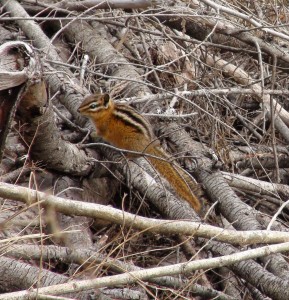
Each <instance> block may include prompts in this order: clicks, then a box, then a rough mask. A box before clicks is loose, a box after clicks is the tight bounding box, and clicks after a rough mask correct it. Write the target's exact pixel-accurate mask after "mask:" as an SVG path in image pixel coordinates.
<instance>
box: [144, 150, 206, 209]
mask: <svg viewBox="0 0 289 300" xmlns="http://www.w3.org/2000/svg"><path fill="white" fill-rule="evenodd" d="M146 153H148V154H151V155H153V156H157V157H160V158H162V159H157V158H153V157H147V158H148V160H149V162H150V163H151V164H152V166H153V167H154V168H155V169H156V170H157V171H158V173H160V175H162V176H163V177H164V178H165V179H166V180H167V181H168V182H169V183H170V184H171V185H172V187H173V189H174V190H175V192H176V193H177V194H178V195H179V196H180V197H182V198H183V199H184V200H186V201H187V202H189V203H190V204H191V206H192V207H193V208H194V210H195V211H196V212H199V211H200V209H201V206H202V205H201V202H200V200H199V197H198V196H197V195H198V194H201V188H200V186H199V185H198V183H197V182H196V181H195V180H194V179H193V178H192V177H191V176H190V175H189V174H188V173H187V172H186V171H184V170H183V169H182V168H181V167H180V166H178V165H177V164H176V163H172V162H169V161H167V160H164V159H168V155H167V154H166V153H165V152H164V151H163V150H162V149H161V148H159V147H151V148H150V147H149V148H148V149H147V151H146Z"/></svg>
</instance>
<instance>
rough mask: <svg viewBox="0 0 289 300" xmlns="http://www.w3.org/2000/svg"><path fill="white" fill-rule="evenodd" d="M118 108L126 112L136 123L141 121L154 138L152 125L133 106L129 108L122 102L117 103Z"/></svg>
mask: <svg viewBox="0 0 289 300" xmlns="http://www.w3.org/2000/svg"><path fill="white" fill-rule="evenodd" d="M117 109H118V110H119V111H120V112H123V113H124V114H126V115H127V116H128V117H129V118H131V119H132V120H133V121H135V122H136V123H140V124H141V126H143V127H144V128H145V129H146V130H147V132H148V133H149V135H150V138H153V135H152V130H151V127H150V126H149V124H148V123H147V122H146V120H144V119H143V118H144V117H142V116H141V115H140V114H139V113H138V112H137V111H136V110H134V109H133V108H127V107H126V106H122V105H120V104H118V105H117ZM138 115H140V116H138ZM127 123H129V122H127Z"/></svg>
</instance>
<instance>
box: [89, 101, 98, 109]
mask: <svg viewBox="0 0 289 300" xmlns="http://www.w3.org/2000/svg"><path fill="white" fill-rule="evenodd" d="M96 107H97V105H96V103H95V102H94V103H91V104H90V105H89V108H90V109H95V108H96Z"/></svg>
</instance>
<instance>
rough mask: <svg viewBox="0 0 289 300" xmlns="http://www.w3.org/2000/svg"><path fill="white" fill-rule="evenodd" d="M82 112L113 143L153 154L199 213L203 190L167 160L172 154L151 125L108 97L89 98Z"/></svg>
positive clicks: (156, 163) (161, 171)
mask: <svg viewBox="0 0 289 300" xmlns="http://www.w3.org/2000/svg"><path fill="white" fill-rule="evenodd" d="M78 112H79V113H80V114H82V115H84V116H87V117H89V118H90V119H91V120H92V121H93V123H94V126H95V128H96V132H97V135H98V136H100V137H101V138H103V139H104V140H105V141H106V142H108V143H109V144H111V145H113V146H115V147H118V148H121V149H124V150H130V151H137V152H139V153H140V155H141V154H142V153H145V154H149V155H152V156H155V157H160V158H161V159H158V158H155V157H152V156H146V158H147V159H148V160H149V162H150V163H151V164H152V166H153V167H154V168H155V169H156V170H157V172H158V173H159V174H161V175H162V176H163V177H164V178H165V179H166V180H167V181H168V182H169V183H170V184H171V186H172V187H173V189H174V190H175V192H176V193H177V194H178V195H179V196H180V197H181V198H183V199H184V200H186V201H187V202H189V203H190V204H191V206H192V207H193V208H194V209H195V210H196V211H197V212H199V211H200V209H201V202H200V200H199V198H198V197H197V196H196V194H198V191H199V190H200V187H199V186H198V184H197V183H196V182H195V180H194V179H193V178H192V177H191V176H190V175H189V174H187V173H186V172H185V171H184V170H183V169H182V168H181V167H180V166H179V165H177V164H176V163H175V162H174V163H171V162H168V161H167V160H165V159H168V158H169V155H168V154H167V153H166V152H165V151H164V150H163V149H162V148H161V146H160V144H159V141H158V140H157V139H156V137H155V135H154V134H153V130H152V127H151V126H150V124H149V122H148V121H147V120H146V119H145V118H144V117H143V116H142V115H141V114H140V113H138V112H137V111H136V110H134V109H133V108H132V107H130V106H129V105H126V104H119V103H115V102H114V101H113V100H112V99H111V98H110V96H109V95H108V94H93V95H90V96H88V97H86V98H85V99H84V100H83V102H82V103H81V105H80V106H79V108H78Z"/></svg>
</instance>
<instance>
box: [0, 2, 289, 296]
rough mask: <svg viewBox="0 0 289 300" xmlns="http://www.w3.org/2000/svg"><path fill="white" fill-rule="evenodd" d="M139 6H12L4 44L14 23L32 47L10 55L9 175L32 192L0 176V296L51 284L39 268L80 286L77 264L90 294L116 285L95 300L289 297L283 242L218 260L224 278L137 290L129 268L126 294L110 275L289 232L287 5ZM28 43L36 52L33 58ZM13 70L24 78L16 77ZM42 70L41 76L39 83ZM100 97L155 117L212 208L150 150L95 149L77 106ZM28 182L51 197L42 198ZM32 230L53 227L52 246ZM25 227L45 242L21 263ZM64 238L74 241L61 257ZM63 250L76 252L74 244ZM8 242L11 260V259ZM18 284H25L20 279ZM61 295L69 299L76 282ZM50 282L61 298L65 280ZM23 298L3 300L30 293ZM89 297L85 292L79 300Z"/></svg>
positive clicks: (159, 282) (5, 109)
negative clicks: (192, 224) (183, 189)
mask: <svg viewBox="0 0 289 300" xmlns="http://www.w3.org/2000/svg"><path fill="white" fill-rule="evenodd" d="M140 2H141V3H139V2H138V3H134V4H135V5H145V7H146V8H147V9H139V10H136V6H132V4H131V5H130V3H129V1H128V2H126V3H124V2H122V5H128V7H127V6H126V7H125V8H126V9H121V8H123V6H122V7H119V8H118V9H117V8H116V6H114V5H117V4H116V3H112V2H111V3H100V2H99V1H82V2H80V3H71V2H67V1H65V2H59V3H54V4H51V3H50V2H49V1H37V3H36V2H35V3H34V2H32V1H29V2H28V5H27V3H25V4H24V3H23V5H21V4H20V3H19V2H17V1H14V0H10V1H5V0H0V5H1V6H0V8H1V10H0V14H1V19H0V20H1V21H0V22H1V24H0V26H2V27H0V29H1V30H0V35H1V36H0V41H5V40H6V39H7V37H9V38H11V37H12V38H13V36H14V35H13V33H12V32H13V30H14V31H15V32H17V31H20V30H21V31H22V32H23V34H24V35H23V37H21V38H20V39H21V40H25V41H26V42H27V40H29V42H28V43H27V44H23V43H22V41H21V42H20V44H21V43H22V46H20V48H19V49H21V51H18V52H16V53H15V52H9V51H6V52H5V51H4V52H2V54H3V55H1V58H0V72H1V74H0V75H1V76H2V77H1V76H0V77H1V78H2V80H1V82H2V89H1V90H2V91H1V95H0V97H1V99H0V100H1V106H0V112H1V113H0V125H1V128H0V129H1V131H0V138H1V139H0V147H1V148H0V150H1V154H2V155H3V159H2V164H1V170H0V171H1V176H2V181H4V182H8V181H9V182H12V183H15V187H16V189H18V191H17V193H19V192H21V193H24V194H22V195H21V196H19V195H18V194H17V193H16V191H15V192H13V191H14V187H13V188H12V187H10V191H8V190H9V186H8V185H7V186H5V184H3V186H2V185H1V186H2V188H3V190H2V191H1V187H0V193H1V195H2V197H3V198H1V208H2V211H1V214H0V218H1V221H0V229H1V231H2V232H1V240H4V241H5V247H3V249H2V248H1V249H2V253H3V255H4V256H3V257H2V261H1V263H0V265H1V266H5V272H6V271H7V272H8V273H7V274H11V278H13V280H11V278H9V277H8V278H7V277H3V287H5V288H3V290H2V291H1V292H2V293H4V292H7V291H17V290H21V289H27V288H28V287H30V286H32V285H33V284H34V283H35V282H36V285H34V286H33V287H35V286H39V287H40V288H41V287H44V286H49V285H50V283H49V282H48V281H45V280H44V281H42V280H40V277H39V276H40V275H39V276H38V274H41V275H43V278H49V276H50V274H57V276H58V277H59V278H60V281H59V282H64V281H67V280H68V279H69V277H68V276H66V275H67V274H65V271H66V270H71V272H72V273H73V274H70V275H71V278H74V279H76V280H80V279H87V281H85V282H84V283H85V285H84V286H86V287H88V286H90V282H95V281H96V279H95V278H99V281H100V282H102V284H103V285H99V286H98V285H97V284H98V283H97V282H96V283H95V285H94V286H97V287H100V286H101V287H107V290H106V291H105V290H95V291H96V295H95V298H97V297H98V299H101V298H102V299H105V298H107V297H108V298H109V297H112V298H118V299H125V298H130V299H133V298H134V297H142V298H143V299H150V298H155V299H164V298H165V299H174V298H176V297H182V298H192V297H195V296H199V297H203V298H205V297H209V298H210V297H211V298H212V297H219V299H244V298H245V297H246V299H255V298H256V299H257V298H258V299H266V297H270V298H271V299H282V300H283V299H288V298H289V296H288V293H287V290H288V289H287V286H288V282H289V273H288V272H289V269H288V268H289V267H288V262H287V260H286V259H285V257H284V256H282V255H281V254H276V253H275V252H276V251H277V250H276V251H275V250H274V251H275V252H274V251H273V252H274V254H270V253H269V252H266V253H265V254H267V255H266V257H264V255H260V256H255V257H259V259H258V260H254V259H248V258H247V260H245V261H234V262H232V263H228V265H226V266H227V267H228V269H222V268H221V266H222V262H221V259H220V261H218V263H219V264H218V265H215V266H214V268H215V269H213V270H212V271H209V270H207V269H204V271H203V272H201V271H198V272H195V273H186V274H183V271H180V272H179V273H172V274H182V275H181V277H180V278H178V279H177V278H173V277H164V276H162V277H160V278H158V279H157V278H151V277H150V276H147V277H146V276H144V277H141V278H142V279H143V281H142V280H138V281H137V283H136V288H133V286H132V283H133V282H135V281H136V279H135V278H134V279H131V278H129V275H128V273H126V274H119V275H120V276H123V277H117V278H119V280H123V281H115V282H116V283H118V285H119V288H118V289H115V288H114V287H113V285H112V284H111V283H105V282H106V280H110V279H111V277H110V275H114V274H117V273H123V272H124V273H125V272H128V271H145V270H146V269H147V270H148V271H151V269H153V268H154V267H156V266H163V265H171V266H172V267H174V266H175V265H176V264H177V263H179V262H184V263H188V260H190V259H191V256H193V257H194V259H195V260H196V262H198V261H199V259H200V258H204V260H205V261H206V259H208V258H209V257H210V256H213V257H214V258H216V257H219V256H220V257H223V256H227V255H232V254H233V255H238V254H240V251H242V250H247V249H248V250H250V249H252V251H256V253H259V252H258V251H261V250H260V248H259V247H256V245H254V234H261V233H262V235H264V234H266V231H262V230H264V229H267V228H268V230H267V232H268V234H267V236H266V238H267V240H268V239H269V238H270V234H272V233H274V234H275V235H276V239H277V240H278V238H279V239H280V240H278V241H279V242H281V241H287V234H288V233H287V232H288V229H287V227H288V224H287V220H288V215H289V213H288V208H287V206H288V204H287V202H285V201H287V199H288V188H287V185H288V175H287V172H288V170H287V167H288V166H287V165H288V147H287V142H288V141H289V129H288V124H289V122H288V116H289V114H288V108H289V106H288V103H287V102H286V97H287V96H288V91H287V86H288V78H287V77H288V76H287V70H286V68H287V66H288V61H289V58H288V57H289V56H288V51H287V48H288V41H289V35H288V32H287V29H286V27H285V25H286V24H287V23H288V10H287V8H286V7H285V6H284V5H281V4H280V5H279V6H278V8H276V5H275V4H274V3H273V1H269V2H268V3H266V5H264V6H262V7H261V6H260V5H259V3H257V2H256V1H251V2H246V3H244V2H241V3H240V2H234V1H227V2H226V3H224V2H219V1H217V2H213V1H211V0H201V1H191V2H190V3H187V2H186V3H185V2H184V1H175V2H174V3H173V4H172V3H170V4H168V3H159V2H158V3H156V2H154V3H153V4H154V5H155V6H154V7H151V6H147V5H149V1H140ZM108 4H110V7H109V9H102V10H100V8H104V7H102V6H100V5H108ZM169 5H170V6H169ZM24 7H25V8H27V11H25V9H24ZM27 12H29V13H30V14H31V15H29V14H28V13H27ZM36 13H37V15H35V18H34V15H33V14H36ZM43 21H44V23H42V22H43ZM7 25H9V26H7ZM4 27H6V28H5V29H3V28H4ZM13 43H14V42H13ZM13 43H12V44H13ZM7 45H8V44H7ZM7 45H4V47H6V46H7ZM31 45H32V46H33V47H34V49H33V50H31V51H28V50H27V49H30V48H31ZM27 46H28V48H26V47H27ZM23 47H24V48H23ZM29 47H30V48H29ZM8 48H9V47H8ZM8 48H3V46H0V49H8ZM23 49H26V50H27V51H26V50H24V51H23ZM31 49H32V48H31ZM29 53H30V54H29ZM32 53H33V55H32ZM35 57H36V58H37V59H38V60H37V62H38V63H37V65H35V64H33V62H34V61H35V59H36V58H35ZM29 63H30V64H29ZM31 63H32V67H31ZM3 65H5V66H6V71H5V72H3V70H5V68H3ZM11 68H12V69H13V68H14V69H13V72H11V70H8V72H7V69H11ZM39 68H40V69H41V72H38V71H37V70H39ZM33 72H36V73H37V72H38V73H37V74H38V75H37V76H34V75H33V76H31V74H36V73H33ZM42 73H43V75H42ZM4 75H5V76H6V77H5V78H6V79H5V78H4V77H3V76H4ZM3 78H4V79H3ZM35 78H36V79H35ZM12 82H13V84H11V85H9V84H8V83H12ZM0 85H1V84H0ZM95 91H97V92H99V91H107V92H109V93H110V94H111V96H112V97H113V98H114V99H116V100H121V101H123V102H128V103H130V104H131V105H133V106H135V107H137V108H138V109H139V110H140V111H141V112H143V113H144V112H145V113H147V116H148V118H149V120H150V122H151V123H152V124H153V125H154V126H153V127H154V131H155V133H156V135H157V136H158V137H159V139H160V141H161V143H162V146H163V147H164V148H165V149H166V151H167V152H170V153H171V159H172V160H173V159H176V160H178V162H179V163H180V164H182V165H183V166H184V168H185V169H186V170H187V171H189V172H190V173H191V174H192V175H193V176H194V177H195V178H196V179H197V181H198V182H199V184H200V186H201V187H202V188H203V192H202V196H201V197H202V201H203V202H204V203H205V205H204V212H203V214H201V216H198V215H197V214H196V213H195V212H194V211H193V209H192V208H191V207H189V206H188V205H187V204H186V203H184V202H183V201H182V200H181V199H179V198H178V197H177V196H176V195H174V194H173V193H171V190H170V186H169V185H168V184H167V182H166V181H165V180H163V179H162V178H160V176H158V175H157V174H156V173H155V171H154V170H153V169H152V168H151V166H149V165H148V164H147V163H146V160H145V159H133V160H132V159H126V157H125V153H121V151H120V150H119V149H112V148H111V147H109V146H105V145H104V144H103V143H99V140H96V142H97V143H96V145H94V146H93V148H91V146H85V145H83V144H85V143H87V142H90V141H95V137H94V133H93V128H92V127H91V126H90V125H89V123H88V122H87V120H86V119H85V118H83V117H81V116H80V115H79V114H78V113H77V108H78V106H79V104H80V102H81V101H82V99H83V96H84V95H86V94H88V93H92V92H95ZM8 104H9V105H8ZM16 107H17V113H16ZM77 144H78V145H77ZM153 178H154V179H153ZM21 185H22V186H26V187H30V188H33V189H34V190H37V191H45V192H46V194H42V193H40V192H39V193H38V194H37V193H36V192H32V193H30V192H28V191H27V190H23V189H22V188H21ZM4 190H5V193H6V194H5V193H4V192H3V191H4ZM9 192H10V194H9ZM27 195H30V196H29V197H32V198H31V199H33V201H35V202H34V203H32V202H29V197H27ZM46 195H47V196H46ZM49 195H51V196H49ZM52 195H59V196H61V197H62V198H53V196H52ZM6 198H8V199H6ZM46 198H47V199H46ZM64 198H65V199H64ZM12 199H13V200H12ZM57 199H58V202H59V203H58V202H57ZM37 200H40V201H39V202H37ZM64 200H65V201H68V202H65V201H64ZM73 200H76V201H73ZM18 201H24V202H25V203H26V204H25V205H23V204H19V203H18ZM49 201H50V202H49ZM89 202H92V203H101V204H103V205H108V204H110V205H113V206H115V207H117V208H119V209H121V211H122V212H123V213H122V212H121V211H120V210H118V211H117V212H116V211H113V210H112V211H111V212H110V214H108V215H106V214H105V213H104V212H105V211H102V210H101V209H100V207H99V206H96V207H93V206H92V207H93V208H92V207H91V208H90V206H89V204H90V203H89ZM47 203H50V204H49V205H48V204H47ZM51 203H54V204H53V205H51ZM69 204H70V205H69ZM73 209H74V211H73ZM97 209H99V212H97ZM57 210H59V211H57ZM124 212H130V213H131V215H126V214H125V213H124ZM114 213H115V215H114ZM136 215H143V216H146V217H148V218H151V225H153V224H154V221H153V220H154V218H167V219H171V220H180V219H182V220H184V219H186V220H194V221H198V222H201V221H202V222H204V223H206V224H211V225H216V226H218V227H219V228H227V227H230V229H231V230H235V232H236V233H240V234H241V233H242V234H244V232H248V233H252V237H251V239H247V240H246V241H247V243H248V244H246V243H245V244H246V247H244V241H243V240H242V237H241V236H242V235H240V238H239V241H237V242H236V238H235V235H233V234H232V237H231V239H229V238H228V237H227V240H226V235H225V234H224V235H222V234H220V233H219V234H220V237H219V238H218V233H215V236H214V235H212V232H211V235H209V234H207V235H204V234H203V235H200V236H201V237H199V238H195V239H194V240H193V239H192V234H190V233H188V232H187V231H186V230H184V232H186V233H187V234H188V235H189V237H185V236H182V237H176V236H175V235H172V234H171V235H167V233H166V232H165V231H163V232H157V231H156V232H154V231H152V232H147V231H146V230H144V228H143V227H141V226H140V225H139V223H138V222H139V220H138V219H137V218H135V221H134V216H136ZM126 217H127V218H128V219H127V220H126V221H125V219H124V218H126ZM103 220H105V222H103ZM126 222H127V223H126ZM181 225H183V223H182V222H181V221H179V226H181ZM168 228H169V227H168ZM269 229H270V231H269ZM211 230H213V229H211ZM277 230H278V232H277ZM196 232H197V231H196ZM224 232H225V233H226V234H228V232H227V231H224ZM174 233H176V232H175V231H174ZM178 233H179V232H178ZM34 234H40V235H41V236H42V237H43V236H45V237H46V239H45V244H46V245H45V246H44V243H43V240H41V241H39V239H38V238H36V237H35V236H34ZM197 234H198V233H196V235H197ZM282 234H283V235H282ZM15 235H19V240H18V241H17V240H15ZM278 235H279V236H278ZM26 236H27V238H28V239H29V243H30V242H32V241H33V243H34V244H35V247H36V249H34V250H32V248H30V250H31V252H32V251H33V256H32V255H31V258H30V259H29V256H28V255H27V252H26V254H24V253H22V254H23V256H25V260H26V263H23V262H21V261H20V257H21V253H20V252H19V253H20V254H19V253H18V254H17V253H16V252H17V251H14V252H13V253H12V252H11V247H10V248H9V247H8V239H7V238H11V242H13V243H15V245H21V244H23V245H25V244H24V241H23V239H24V240H25V237H26ZM233 236H234V237H233ZM33 237H34V239H33ZM282 237H283V238H284V240H282ZM6 239H7V241H6ZM264 240H266V239H264ZM249 241H250V242H249ZM256 241H257V240H255V242H256ZM226 242H227V243H226ZM260 242H262V239H261V236H260V235H259V237H258V243H260ZM52 243H55V244H57V245H65V246H66V247H67V248H65V250H63V248H55V249H53V250H51V252H49V250H48V249H49V247H51V246H52ZM228 243H231V245H230V244H228ZM256 243H257V242H256ZM232 244H234V246H233V245H232ZM240 245H243V246H240ZM274 246H276V247H277V246H280V247H281V245H274ZM29 247H32V246H31V245H29V246H28V247H27V249H29ZM67 249H69V251H72V252H73V254H74V257H73V259H72V258H71V256H67V255H66V254H65V253H64V251H67ZM280 249H281V248H280ZM284 249H287V248H284ZM8 250H9V251H10V255H13V256H14V257H15V260H14V261H13V263H9V262H10V260H11V259H10V258H8V257H7V253H8V252H9V251H8ZM204 250H205V251H204ZM27 251H29V250H27ZM42 251H43V252H42ZM45 251H47V252H45ZM53 251H55V252H56V255H55V256H53ZM280 251H281V250H280ZM282 251H285V250H282ZM286 251H287V250H286ZM96 252H97V253H96ZM11 253H12V254H11ZM31 254H32V253H31ZM97 255H99V256H97ZM51 257H53V259H52V261H53V264H52V265H50V262H51V260H50V259H51ZM92 257H94V258H95V261H93V259H92ZM251 258H252V257H251ZM9 259H10V260H9ZM61 259H63V260H62V261H61V262H60V261H59V260H61ZM43 261H45V262H46V264H41V262H43ZM114 261H115V262H116V264H115V265H113V262H114ZM128 261H129V262H130V263H131V264H128ZM7 262H8V263H7ZM200 262H201V260H200ZM15 264H17V267H14V266H15ZM39 265H41V268H38V267H35V266H39ZM13 268H15V269H17V270H18V269H19V270H20V271H19V274H18V273H17V272H15V270H14V269H13ZM26 268H28V269H30V270H32V271H31V276H30V273H29V276H28V277H29V280H28V281H27V282H26V283H25V284H24V285H21V284H20V281H21V278H22V277H21V276H22V275H21V274H23V272H25V270H26ZM215 270H216V271H218V272H216V273H215ZM35 274H37V276H38V277H37V278H36V277H35ZM136 274H137V273H136ZM140 274H142V273H140ZM3 276H4V275H3ZM9 276H10V275H9ZM17 276H18V277H17ZM46 276H47V277H46ZM116 276H118V275H116ZM142 276H143V275H142ZM156 276H157V275H156ZM0 277H1V276H0ZM58 277H57V278H58ZM153 277H154V276H153ZM112 278H114V277H112ZM121 278H122V279H121ZM62 279H63V280H64V281H61V280H62ZM17 280H18V281H19V284H13V282H12V281H17ZM57 280H58V279H57ZM57 280H56V281H55V282H53V284H56V283H58V282H57ZM79 282H80V281H79ZM220 282H222V283H220ZM1 284H2V282H1ZM51 284H52V283H51ZM75 284H76V285H77V282H76V283H75ZM81 284H83V282H82V283H81ZM232 285H235V286H234V287H232ZM228 286H230V288H227V287H228ZM63 288H64V290H65V291H66V292H67V291H68V290H69V289H70V288H71V287H69V284H68V285H65V286H63ZM90 288H91V286H90ZM77 289H79V290H80V289H81V288H80V286H79V287H77ZM42 291H44V292H45V293H48V294H50V293H51V294H54V292H55V291H57V292H55V293H56V294H62V293H61V286H59V290H58V287H55V289H54V288H53V289H52V290H49V287H48V288H47V289H45V288H44V289H43V290H42ZM66 292H65V293H66ZM25 293H26V292H24V291H19V294H17V295H16V294H14V296H13V295H8V296H9V297H11V298H7V299H14V298H13V297H23V298H17V299H25V297H28V294H27V293H26V294H25ZM89 294H90V292H89V291H87V292H81V294H80V296H77V298H78V299H81V297H83V299H85V298H86V297H88V295H89ZM1 297H6V295H5V294H3V295H0V298H1Z"/></svg>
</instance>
